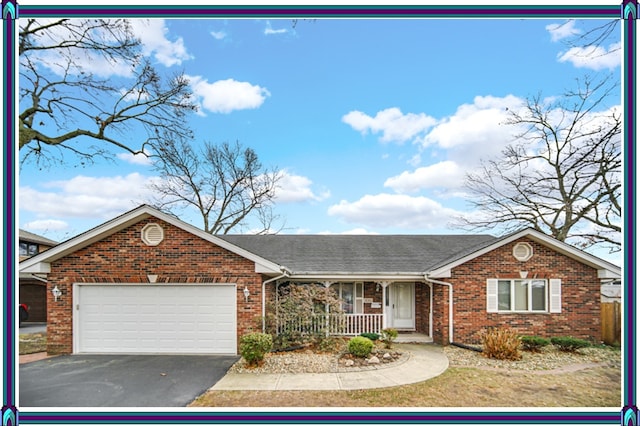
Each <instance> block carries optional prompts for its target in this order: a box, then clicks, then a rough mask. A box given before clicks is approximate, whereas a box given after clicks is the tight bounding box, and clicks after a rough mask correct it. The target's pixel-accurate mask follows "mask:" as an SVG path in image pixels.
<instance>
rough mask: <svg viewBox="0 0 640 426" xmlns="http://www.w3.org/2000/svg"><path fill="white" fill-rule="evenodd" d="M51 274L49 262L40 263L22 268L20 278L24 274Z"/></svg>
mask: <svg viewBox="0 0 640 426" xmlns="http://www.w3.org/2000/svg"><path fill="white" fill-rule="evenodd" d="M49 272H51V264H50V263H49V262H38V263H35V264H33V265H31V266H29V267H28V268H20V276H21V277H22V274H48V273H49Z"/></svg>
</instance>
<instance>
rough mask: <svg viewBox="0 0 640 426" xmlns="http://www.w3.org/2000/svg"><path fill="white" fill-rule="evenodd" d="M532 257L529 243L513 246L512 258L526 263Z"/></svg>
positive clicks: (531, 248)
mask: <svg viewBox="0 0 640 426" xmlns="http://www.w3.org/2000/svg"><path fill="white" fill-rule="evenodd" d="M532 256H533V247H531V244H529V243H518V244H516V245H515V246H513V257H515V258H516V259H518V260H519V261H520V262H526V261H527V260H529V259H531V257H532Z"/></svg>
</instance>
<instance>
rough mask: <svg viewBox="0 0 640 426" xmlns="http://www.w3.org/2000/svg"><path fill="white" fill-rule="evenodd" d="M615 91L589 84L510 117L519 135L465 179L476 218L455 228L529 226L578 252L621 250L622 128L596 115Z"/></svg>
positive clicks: (616, 119)
mask: <svg viewBox="0 0 640 426" xmlns="http://www.w3.org/2000/svg"><path fill="white" fill-rule="evenodd" d="M616 87H617V86H616V85H610V84H608V81H607V80H603V81H600V82H597V83H596V84H594V83H593V82H592V81H591V80H590V79H588V78H587V79H585V80H583V81H581V82H579V85H578V87H577V90H574V91H569V92H567V93H566V94H565V95H564V96H563V97H562V98H561V99H559V100H558V101H557V102H556V103H554V104H547V103H545V101H544V100H543V99H542V97H541V96H537V97H534V98H532V99H528V100H527V102H526V104H525V106H524V108H523V109H522V110H520V111H511V112H510V114H511V115H510V117H509V119H508V124H510V125H512V126H514V127H515V128H521V129H523V130H522V131H521V132H520V133H519V134H517V136H516V139H515V141H514V142H513V143H512V144H510V145H508V146H507V147H506V148H505V149H504V150H503V152H502V157H501V158H500V159H496V160H490V161H485V162H483V165H482V168H481V170H480V171H478V172H474V173H469V174H468V175H467V180H466V188H467V189H468V190H469V191H470V193H471V194H472V197H471V198H470V199H469V202H470V204H471V205H472V206H473V207H474V209H475V210H476V213H475V214H473V215H468V216H465V217H459V218H457V223H458V224H459V225H461V226H463V227H465V228H467V229H470V230H487V229H496V230H500V231H502V232H512V231H514V230H516V229H519V228H522V227H531V228H534V229H536V230H539V231H542V232H546V233H549V234H551V235H552V236H553V237H555V238H556V239H558V240H560V241H572V242H574V244H577V245H579V246H581V247H583V248H586V247H589V246H591V245H595V244H601V245H606V246H608V247H609V248H610V249H611V250H613V251H618V250H620V244H621V243H620V232H621V226H620V222H621V221H620V217H621V216H620V215H621V208H620V197H621V165H622V158H621V125H622V121H621V114H620V112H619V111H618V110H617V109H615V108H610V109H608V110H603V111H602V108H603V107H604V102H605V99H607V97H608V96H609V95H610V94H611V93H612V91H613V90H614V89H615V88H616Z"/></svg>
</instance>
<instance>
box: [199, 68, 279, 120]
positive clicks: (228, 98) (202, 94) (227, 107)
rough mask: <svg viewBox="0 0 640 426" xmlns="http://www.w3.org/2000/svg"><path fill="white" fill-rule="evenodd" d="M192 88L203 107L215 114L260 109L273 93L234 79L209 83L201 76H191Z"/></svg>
mask: <svg viewBox="0 0 640 426" xmlns="http://www.w3.org/2000/svg"><path fill="white" fill-rule="evenodd" d="M188 78H189V80H190V81H191V88H192V89H193V92H194V94H195V95H196V96H198V97H199V98H200V100H201V104H202V107H203V108H204V109H207V110H209V111H211V112H214V113H222V114H228V113H230V112H232V111H236V110H243V109H255V108H258V107H260V106H261V105H262V104H263V103H264V101H265V99H266V98H267V97H269V96H271V93H269V91H268V90H267V89H265V88H263V87H260V86H257V85H252V84H251V83H247V82H242V81H236V80H233V79H227V80H219V81H216V82H213V83H209V82H208V81H207V80H206V79H203V78H202V77H199V76H189V77H188Z"/></svg>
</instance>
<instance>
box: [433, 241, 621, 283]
mask: <svg viewBox="0 0 640 426" xmlns="http://www.w3.org/2000/svg"><path fill="white" fill-rule="evenodd" d="M523 237H527V238H530V239H531V240H533V241H536V242H538V243H540V244H543V245H545V246H548V247H551V248H553V249H554V250H556V251H558V252H560V253H562V254H564V255H566V256H568V257H570V258H572V259H575V260H577V261H579V262H581V263H583V264H585V265H588V266H591V267H592V268H594V269H597V270H598V276H599V277H600V276H601V274H602V275H607V278H619V277H620V276H621V269H620V267H618V266H616V265H614V264H612V263H609V262H607V261H606V260H603V259H600V258H599V257H597V256H594V255H592V254H589V253H587V252H584V251H582V250H579V249H577V248H575V247H573V246H571V245H569V244H566V243H562V242H560V241H558V240H556V239H555V238H552V237H550V236H548V235H545V234H543V233H542V232H538V231H535V230H533V229H524V230H522V231H520V232H517V233H515V234H512V235H510V236H508V237H505V238H502V239H499V240H497V241H496V242H495V243H493V244H491V245H489V246H487V247H484V248H482V249H480V250H478V251H476V252H473V253H471V254H469V255H467V256H464V257H462V258H460V259H458V260H455V261H453V262H451V263H448V264H446V265H443V266H442V267H440V268H438V269H435V270H433V271H429V272H427V275H428V276H429V277H430V278H431V277H432V278H450V277H451V270H452V269H453V268H455V267H457V266H460V265H462V264H464V263H467V262H468V261H470V260H472V259H475V258H476V257H478V256H482V255H483V254H486V253H489V252H491V251H493V250H495V249H497V248H499V247H502V246H504V245H506V244H509V243H512V242H514V241H516V240H518V239H520V238H523Z"/></svg>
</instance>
